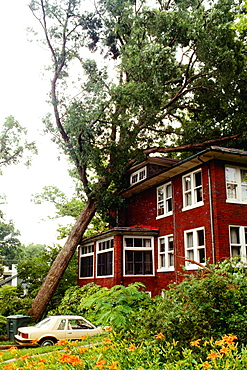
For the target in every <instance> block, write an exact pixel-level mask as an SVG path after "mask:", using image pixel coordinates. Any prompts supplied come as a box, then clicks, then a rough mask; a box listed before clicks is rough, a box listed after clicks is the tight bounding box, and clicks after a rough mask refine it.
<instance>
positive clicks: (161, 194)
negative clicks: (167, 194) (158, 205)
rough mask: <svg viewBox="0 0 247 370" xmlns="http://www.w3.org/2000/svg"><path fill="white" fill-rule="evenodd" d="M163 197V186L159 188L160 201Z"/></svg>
mask: <svg viewBox="0 0 247 370" xmlns="http://www.w3.org/2000/svg"><path fill="white" fill-rule="evenodd" d="M163 199H164V189H163V187H162V188H159V189H158V202H160V201H162V200H163Z"/></svg>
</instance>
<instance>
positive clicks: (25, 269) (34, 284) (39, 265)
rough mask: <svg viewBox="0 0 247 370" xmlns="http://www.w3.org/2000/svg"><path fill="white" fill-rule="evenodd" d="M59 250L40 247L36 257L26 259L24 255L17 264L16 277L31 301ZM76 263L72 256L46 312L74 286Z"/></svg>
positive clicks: (75, 258) (54, 247)
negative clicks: (23, 285)
mask: <svg viewBox="0 0 247 370" xmlns="http://www.w3.org/2000/svg"><path fill="white" fill-rule="evenodd" d="M60 249H61V247H60V246H53V247H46V248H45V249H44V248H43V246H42V247H41V248H40V250H39V252H38V253H37V254H36V255H33V256H29V257H27V254H24V255H23V258H22V259H21V260H20V261H19V262H18V264H17V272H18V276H19V278H20V279H22V282H23V283H24V284H26V285H27V296H28V297H30V298H32V299H33V298H34V297H35V296H36V294H37V292H38V290H39V289H40V286H41V285H42V283H43V280H44V278H45V277H46V275H47V272H48V271H49V269H50V266H51V264H52V263H53V261H54V259H55V258H56V256H57V254H58V253H59V251H60ZM77 262H78V260H77V256H76V255H74V256H73V258H72V259H71V261H70V263H69V265H68V267H67V269H66V271H65V273H64V275H63V277H62V279H61V281H60V283H59V285H58V288H57V291H56V293H55V294H54V296H53V298H52V300H51V301H50V302H49V305H48V306H47V309H46V312H47V311H48V310H50V309H52V308H53V307H54V306H55V307H56V306H58V305H59V303H60V302H61V300H62V298H63V296H64V293H65V291H66V290H67V289H68V288H69V287H71V286H73V285H74V284H75V282H76V280H77Z"/></svg>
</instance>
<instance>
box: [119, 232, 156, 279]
mask: <svg viewBox="0 0 247 370" xmlns="http://www.w3.org/2000/svg"><path fill="white" fill-rule="evenodd" d="M128 238H129V239H142V240H143V239H147V240H150V247H128V246H126V244H125V240H126V239H128ZM126 251H137V252H138V251H139V252H145V251H151V252H152V253H151V257H152V261H151V262H152V270H153V271H152V273H151V274H138V275H137V274H126V273H125V271H126V259H125V252H126ZM123 276H124V277H127V276H135V277H138V276H145V277H148V276H155V274H154V237H153V236H149V237H147V236H134V235H124V237H123Z"/></svg>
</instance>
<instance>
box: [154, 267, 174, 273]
mask: <svg viewBox="0 0 247 370" xmlns="http://www.w3.org/2000/svg"><path fill="white" fill-rule="evenodd" d="M173 271H175V269H174V267H170V268H160V269H157V272H173Z"/></svg>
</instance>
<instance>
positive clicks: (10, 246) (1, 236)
mask: <svg viewBox="0 0 247 370" xmlns="http://www.w3.org/2000/svg"><path fill="white" fill-rule="evenodd" d="M19 235H20V232H19V231H18V230H15V225H14V223H13V221H9V223H6V222H4V221H3V220H2V219H0V256H1V257H2V263H3V264H4V265H5V266H9V267H11V265H12V264H15V263H17V261H18V260H19V256H20V253H21V250H22V245H21V242H20V241H19V239H18V238H17V237H18V236H19Z"/></svg>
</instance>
